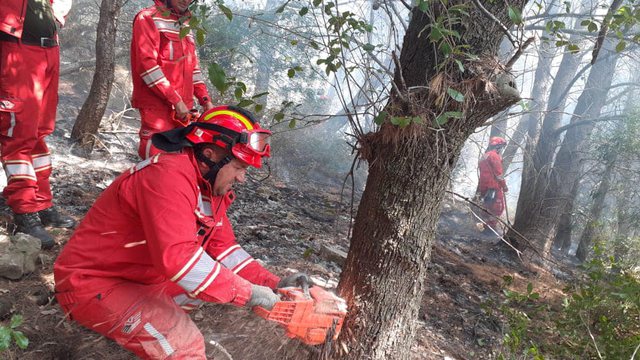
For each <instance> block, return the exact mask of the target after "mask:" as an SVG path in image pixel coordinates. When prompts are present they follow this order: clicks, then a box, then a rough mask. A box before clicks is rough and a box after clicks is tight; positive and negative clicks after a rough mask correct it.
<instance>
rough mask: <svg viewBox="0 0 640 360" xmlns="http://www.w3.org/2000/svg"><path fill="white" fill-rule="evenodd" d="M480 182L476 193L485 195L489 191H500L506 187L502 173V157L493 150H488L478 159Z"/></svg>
mask: <svg viewBox="0 0 640 360" xmlns="http://www.w3.org/2000/svg"><path fill="white" fill-rule="evenodd" d="M478 167H479V168H480V181H479V182H478V191H479V192H481V193H485V192H486V191H487V190H489V189H496V190H502V189H504V188H505V187H506V186H507V185H506V183H505V181H504V177H503V173H502V172H503V171H502V156H500V154H498V152H497V151H495V150H489V151H487V152H486V153H484V155H482V157H481V158H480V162H479V163H478Z"/></svg>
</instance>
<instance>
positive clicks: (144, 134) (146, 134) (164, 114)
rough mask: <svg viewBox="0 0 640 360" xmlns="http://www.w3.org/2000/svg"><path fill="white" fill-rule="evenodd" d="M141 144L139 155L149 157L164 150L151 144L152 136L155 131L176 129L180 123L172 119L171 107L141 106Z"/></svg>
mask: <svg viewBox="0 0 640 360" xmlns="http://www.w3.org/2000/svg"><path fill="white" fill-rule="evenodd" d="M138 110H139V111H140V118H141V122H142V125H141V126H140V133H139V134H140V146H139V147H138V155H140V157H141V158H142V159H147V158H149V157H151V156H153V155H155V154H157V153H161V152H162V151H161V150H159V149H158V148H156V147H155V146H153V144H151V136H152V135H153V134H155V133H159V132H163V131H167V130H171V129H174V128H175V127H176V126H177V125H178V123H176V122H174V121H173V120H172V119H171V107H169V106H166V107H157V108H141V109H138Z"/></svg>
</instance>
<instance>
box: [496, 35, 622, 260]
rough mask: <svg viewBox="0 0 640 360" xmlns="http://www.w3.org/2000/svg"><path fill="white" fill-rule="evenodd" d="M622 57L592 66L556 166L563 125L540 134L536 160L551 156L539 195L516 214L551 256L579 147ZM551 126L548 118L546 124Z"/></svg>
mask: <svg viewBox="0 0 640 360" xmlns="http://www.w3.org/2000/svg"><path fill="white" fill-rule="evenodd" d="M605 51H607V52H609V53H612V52H613V44H612V41H610V40H607V41H605ZM618 58H619V56H617V55H615V56H602V57H600V58H598V60H597V62H596V64H595V65H594V66H593V67H592V69H591V71H590V73H589V77H588V79H587V82H586V84H585V87H584V91H583V92H582V94H580V97H579V98H578V103H577V105H576V108H575V109H574V115H573V116H572V119H571V124H574V125H575V124H578V123H580V124H579V125H577V126H574V127H572V128H570V129H568V130H567V132H566V135H565V137H564V140H563V141H562V145H561V146H560V150H558V153H557V155H556V158H555V162H554V163H553V167H551V158H552V156H553V153H554V150H555V149H554V148H555V143H556V142H557V139H558V137H559V136H560V134H558V133H557V131H555V130H557V126H558V125H559V124H556V123H555V122H551V123H550V124H549V127H548V128H547V130H546V132H545V130H543V135H542V136H541V137H540V141H539V143H538V149H539V150H538V151H537V152H536V154H537V155H536V156H534V159H538V161H540V160H539V159H548V161H547V160H544V161H541V162H539V163H538V164H539V165H538V166H540V168H539V170H538V173H537V174H536V175H537V176H539V177H540V178H539V179H536V186H535V187H534V188H533V189H532V191H531V193H533V194H534V195H535V196H527V197H525V198H524V199H522V202H521V200H520V199H518V213H519V214H521V216H516V221H515V223H514V228H515V230H517V231H518V232H519V233H520V234H522V236H524V237H525V238H527V239H529V240H532V241H533V244H532V246H534V247H535V248H536V249H537V250H538V251H539V252H540V254H541V255H542V256H543V257H547V256H548V255H549V253H550V249H551V244H552V242H553V235H555V233H556V229H557V226H558V221H559V219H560V216H561V215H562V213H563V212H565V211H567V204H568V201H569V199H570V197H571V191H572V188H573V186H576V185H577V181H579V179H580V172H581V168H582V158H583V156H584V155H583V154H582V152H581V151H580V149H579V148H580V147H581V146H582V144H583V142H584V141H585V140H586V139H587V138H588V137H589V136H590V135H591V131H592V130H593V127H594V123H593V122H590V121H587V120H592V119H595V118H597V117H598V116H599V114H600V111H601V110H602V107H603V106H604V105H605V102H606V96H607V92H608V89H609V87H610V86H611V81H612V79H613V74H614V73H615V64H616V62H617V59H618ZM547 125H548V124H547V123H546V121H545V124H544V126H547ZM551 125H553V126H551ZM544 126H543V127H544ZM544 134H546V135H544ZM543 136H544V139H543ZM547 179H548V182H547ZM508 237H509V238H510V239H519V235H517V234H515V232H513V231H510V232H509V234H508ZM520 241H522V240H521V239H520Z"/></svg>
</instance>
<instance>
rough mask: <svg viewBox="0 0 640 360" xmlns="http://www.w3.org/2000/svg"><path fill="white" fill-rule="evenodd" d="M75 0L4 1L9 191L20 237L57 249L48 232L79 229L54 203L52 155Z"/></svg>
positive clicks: (1, 78) (0, 117) (1, 91)
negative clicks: (64, 36)
mask: <svg viewBox="0 0 640 360" xmlns="http://www.w3.org/2000/svg"><path fill="white" fill-rule="evenodd" d="M70 8H71V0H2V1H0V146H1V147H2V155H1V160H2V164H3V166H4V171H5V174H6V175H7V186H6V187H5V188H4V190H3V193H2V195H3V197H4V199H5V201H6V204H7V205H8V206H9V207H10V208H11V210H12V211H13V213H14V222H15V225H16V231H19V232H23V233H27V234H29V235H32V236H35V237H37V238H38V239H40V241H41V243H42V247H43V248H50V247H52V246H53V245H54V243H55V242H54V239H53V237H51V235H50V234H49V233H48V232H47V231H46V230H45V229H44V226H54V227H73V226H74V225H75V221H74V220H73V219H71V218H69V217H67V216H65V215H62V214H60V213H59V212H58V211H57V209H56V208H55V207H53V203H52V198H53V197H52V194H51V186H50V184H49V175H50V174H51V153H50V152H49V148H48V147H47V144H46V143H45V137H46V136H47V135H49V134H51V133H52V132H53V129H54V127H55V119H56V108H57V105H58V75H59V66H60V50H59V47H58V28H59V27H61V26H62V25H63V24H64V17H65V16H66V14H67V13H68V12H69V9H70Z"/></svg>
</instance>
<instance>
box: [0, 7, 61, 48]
mask: <svg viewBox="0 0 640 360" xmlns="http://www.w3.org/2000/svg"><path fill="white" fill-rule="evenodd" d="M27 1H28V0H2V1H0V31H3V32H5V33H7V34H9V35H11V36H15V37H17V38H19V39H20V38H22V30H23V25H24V15H25V13H26V11H27ZM50 1H51V8H52V10H53V16H54V17H55V18H56V20H57V21H58V22H59V23H60V25H64V17H65V16H67V14H68V13H69V10H70V9H71V0H50Z"/></svg>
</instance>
